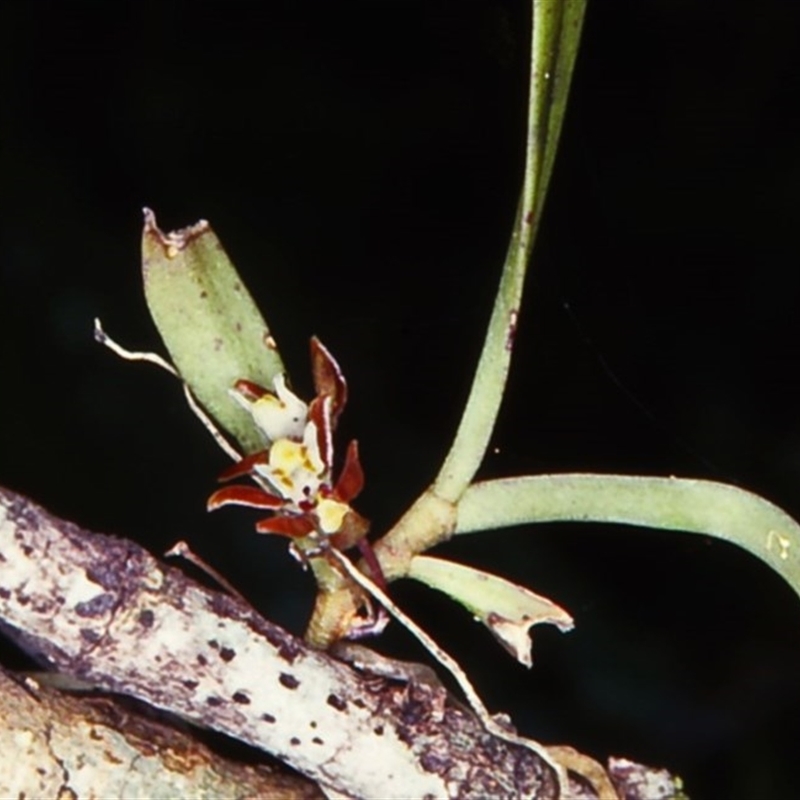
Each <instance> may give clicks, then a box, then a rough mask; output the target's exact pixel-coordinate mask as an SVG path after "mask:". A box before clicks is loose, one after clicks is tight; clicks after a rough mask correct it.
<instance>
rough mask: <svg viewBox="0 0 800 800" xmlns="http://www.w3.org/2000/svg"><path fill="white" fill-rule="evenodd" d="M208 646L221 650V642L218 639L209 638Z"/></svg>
mask: <svg viewBox="0 0 800 800" xmlns="http://www.w3.org/2000/svg"><path fill="white" fill-rule="evenodd" d="M208 646H209V647H210V648H212V649H213V650H219V642H218V641H217V640H216V639H209V640H208Z"/></svg>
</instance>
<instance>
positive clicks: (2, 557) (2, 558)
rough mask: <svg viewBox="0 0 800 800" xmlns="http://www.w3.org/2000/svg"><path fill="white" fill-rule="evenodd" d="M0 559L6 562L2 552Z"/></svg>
mask: <svg viewBox="0 0 800 800" xmlns="http://www.w3.org/2000/svg"><path fill="white" fill-rule="evenodd" d="M0 561H2V562H3V563H5V562H6V557H5V556H4V555H3V554H2V553H0Z"/></svg>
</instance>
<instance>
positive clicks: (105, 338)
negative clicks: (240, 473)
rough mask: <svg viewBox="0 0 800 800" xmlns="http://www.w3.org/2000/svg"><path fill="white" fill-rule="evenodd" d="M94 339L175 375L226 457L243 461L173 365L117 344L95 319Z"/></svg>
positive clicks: (127, 356)
mask: <svg viewBox="0 0 800 800" xmlns="http://www.w3.org/2000/svg"><path fill="white" fill-rule="evenodd" d="M94 338H95V341H96V342H100V344H102V345H105V346H106V347H107V348H108V349H109V350H111V352H112V353H115V354H116V355H118V356H119V357H120V358H124V359H125V360H126V361H146V362H147V363H148V364H155V366H157V367H160V368H161V369H164V370H166V371H167V372H169V373H170V375H174V376H175V377H176V378H177V379H178V380H179V381H181V384H182V385H183V393H184V395H185V396H186V403H187V405H188V406H189V409H190V410H191V412H192V413H193V414H194V415H195V416H196V417H197V419H199V420H200V422H201V424H202V425H203V427H204V428H205V429H206V430H207V431H208V432H209V433H210V434H211V437H212V438H213V439H214V441H215V442H216V443H217V444H218V445H219V446H220V448H221V449H222V450H223V451H224V452H225V455H227V456H228V458H230V459H232V460H233V461H241V459H242V457H241V455H240V454H239V452H238V451H237V450H236V448H235V447H233V445H232V444H231V443H230V442H229V441H228V440H227V439H226V438H225V437H224V436H223V435H222V433H221V432H220V430H219V428H217V426H216V425H215V424H214V421H213V420H212V419H211V417H209V416H208V414H206V412H205V411H204V410H203V409H202V407H201V406H200V404H199V403H198V402H197V399H196V398H195V396H194V395H193V394H192V392H191V390H190V389H189V387H188V385H187V384H186V382H185V381H184V380H182V378H181V376H180V373H179V372H178V370H176V369H175V367H173V366H172V364H170V363H169V361H167V360H166V359H164V358H162V357H161V356H160V355H158V354H157V353H146V352H141V351H136V350H128V349H126V348H125V347H123V346H122V345H120V344H117V342H115V341H114V340H113V339H112V338H111V337H110V336H109V335H108V334H107V333H106V332H105V331H104V330H103V325H102V323H101V322H100V320H99V319H98V318H97V317H95V320H94Z"/></svg>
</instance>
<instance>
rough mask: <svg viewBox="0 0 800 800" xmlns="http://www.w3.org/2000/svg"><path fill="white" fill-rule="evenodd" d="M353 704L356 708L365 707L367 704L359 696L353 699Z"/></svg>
mask: <svg viewBox="0 0 800 800" xmlns="http://www.w3.org/2000/svg"><path fill="white" fill-rule="evenodd" d="M353 705H354V706H355V707H356V708H366V707H367V704H366V703H365V702H364V701H363V700H362V699H361V698H360V697H356V699H355V700H353Z"/></svg>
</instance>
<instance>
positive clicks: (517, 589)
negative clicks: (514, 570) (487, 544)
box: [407, 556, 573, 667]
mask: <svg viewBox="0 0 800 800" xmlns="http://www.w3.org/2000/svg"><path fill="white" fill-rule="evenodd" d="M407 577H409V578H414V579H415V580H418V581H420V582H421V583H424V584H425V585H426V586H430V587H431V588H433V589H438V590H439V591H440V592H444V593H445V594H447V595H449V596H450V597H452V598H453V600H455V601H457V602H458V603H460V604H461V605H462V606H464V607H465V608H466V609H468V610H469V611H470V612H472V614H474V615H475V617H476V618H477V619H478V620H480V621H481V622H482V623H483V624H484V625H486V627H487V628H489V630H490V631H491V632H492V634H493V635H494V636H495V638H496V639H497V640H498V641H499V642H500V644H501V645H503V647H505V649H506V650H508V652H509V653H511V655H512V656H514V658H516V659H517V661H519V662H520V663H521V664H523V665H525V666H526V667H530V666H532V664H533V657H532V655H531V644H532V643H531V635H530V629H531V627H532V626H533V625H538V624H540V623H545V622H546V623H549V624H551V625H556V626H557V627H558V628H559V629H560V630H562V631H569V630H572V627H573V620H572V617H571V616H570V615H569V614H568V613H567V612H566V611H564V609H563V608H561V607H560V606H557V605H556V604H555V603H554V602H552V601H551V600H548V599H547V598H546V597H542V596H541V595H538V594H534V593H533V592H532V591H530V590H529V589H526V588H525V587H523V586H518V585H517V584H515V583H511V582H510V581H507V580H505V578H500V577H498V576H497V575H492V574H491V573H488V572H484V571H483V570H479V569H474V568H473V567H468V566H465V565H464V564H457V563H455V562H454V561H448V560H447V559H442V558H433V557H431V556H415V557H414V558H412V559H411V565H410V567H409V571H408V575H407Z"/></svg>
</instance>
